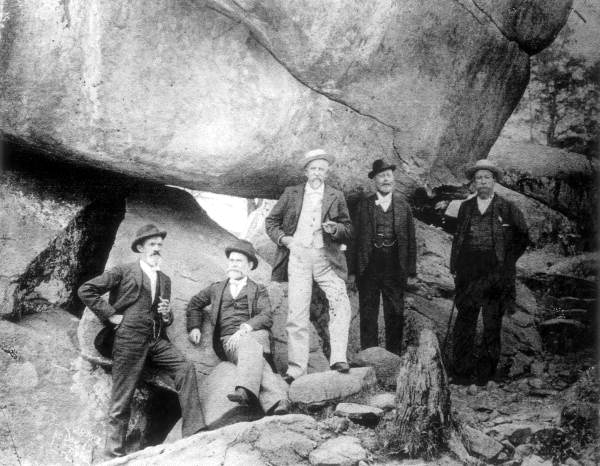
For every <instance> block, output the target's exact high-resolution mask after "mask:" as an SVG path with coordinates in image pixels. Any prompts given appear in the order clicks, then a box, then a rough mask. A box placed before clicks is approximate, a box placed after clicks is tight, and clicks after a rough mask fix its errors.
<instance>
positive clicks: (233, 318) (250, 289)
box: [186, 240, 289, 415]
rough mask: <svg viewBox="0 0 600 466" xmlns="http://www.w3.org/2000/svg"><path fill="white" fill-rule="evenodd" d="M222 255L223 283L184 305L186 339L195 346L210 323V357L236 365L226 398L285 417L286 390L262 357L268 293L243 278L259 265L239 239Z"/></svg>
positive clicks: (267, 323)
mask: <svg viewBox="0 0 600 466" xmlns="http://www.w3.org/2000/svg"><path fill="white" fill-rule="evenodd" d="M225 255H226V256H227V259H228V261H229V265H228V268H227V279H225V280H223V281H220V282H216V283H213V284H212V285H210V286H209V287H207V288H205V289H203V290H202V291H200V293H198V294H197V295H195V296H194V297H193V298H192V299H191V301H190V302H189V304H188V307H187V311H186V315H187V330H188V332H189V338H190V340H191V342H192V343H194V344H195V345H198V344H199V343H200V339H201V333H200V329H201V328H202V324H203V320H204V319H205V318H208V319H210V323H211V325H212V326H213V328H214V333H213V345H214V349H215V352H216V353H217V355H218V356H219V357H221V359H226V360H228V361H231V362H233V363H235V364H236V366H237V377H236V383H235V391H234V392H233V393H230V394H228V395H227V398H229V399H230V400H231V401H234V402H237V403H239V404H241V405H243V406H247V405H249V404H251V403H254V402H256V401H257V400H258V401H259V402H260V405H261V407H262V408H263V410H264V411H265V413H267V414H277V415H279V414H287V413H288V411H289V401H288V399H287V386H286V384H285V383H284V382H283V380H282V379H281V377H280V376H279V375H278V374H275V373H274V372H273V371H272V370H271V367H270V366H269V364H268V363H267V361H266V360H265V359H264V357H263V354H264V353H267V354H268V353H270V342H269V329H270V328H271V325H272V324H273V317H272V311H271V303H270V301H269V295H268V294H267V290H266V289H265V287H264V286H263V285H259V284H257V283H255V282H254V281H252V280H251V279H250V278H248V273H249V272H250V270H254V269H255V268H256V267H257V265H258V258H257V255H256V251H255V250H254V247H253V246H252V244H251V243H250V242H249V241H245V240H239V241H237V242H236V243H235V244H232V245H230V246H228V247H227V248H225ZM208 305H210V309H209V310H208V311H204V308H205V307H206V306H208Z"/></svg>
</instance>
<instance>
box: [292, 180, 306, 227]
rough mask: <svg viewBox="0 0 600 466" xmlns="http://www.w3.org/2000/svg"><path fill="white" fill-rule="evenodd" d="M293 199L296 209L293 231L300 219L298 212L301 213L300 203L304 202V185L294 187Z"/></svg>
mask: <svg viewBox="0 0 600 466" xmlns="http://www.w3.org/2000/svg"><path fill="white" fill-rule="evenodd" d="M295 197H296V198H295V199H294V207H295V209H296V215H295V218H296V225H294V230H295V227H296V226H298V219H299V218H300V212H301V211H302V202H303V201H304V185H303V184H301V185H298V186H296V191H295Z"/></svg>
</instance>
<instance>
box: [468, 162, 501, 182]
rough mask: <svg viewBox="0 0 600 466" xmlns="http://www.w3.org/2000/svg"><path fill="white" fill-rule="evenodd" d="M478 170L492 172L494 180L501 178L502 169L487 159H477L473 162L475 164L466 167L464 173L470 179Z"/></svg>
mask: <svg viewBox="0 0 600 466" xmlns="http://www.w3.org/2000/svg"><path fill="white" fill-rule="evenodd" d="M479 170H487V171H490V172H492V174H493V175H494V178H495V179H496V181H500V180H501V179H502V170H501V169H500V168H498V167H497V166H496V165H495V164H494V163H493V162H492V161H491V160H488V159H481V160H478V161H477V162H475V165H473V166H471V167H468V168H467V169H466V171H465V174H466V175H467V178H468V179H469V180H472V179H473V176H474V175H475V173H477V172H478V171H479Z"/></svg>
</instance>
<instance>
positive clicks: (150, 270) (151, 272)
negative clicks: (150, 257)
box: [140, 260, 160, 302]
mask: <svg viewBox="0 0 600 466" xmlns="http://www.w3.org/2000/svg"><path fill="white" fill-rule="evenodd" d="M140 266H141V267H142V271H143V272H144V273H145V274H146V276H147V277H148V278H149V279H150V293H151V295H152V302H154V296H155V295H156V275H157V272H158V271H159V270H160V267H159V266H158V265H157V266H152V265H150V264H148V263H146V262H144V261H143V260H140Z"/></svg>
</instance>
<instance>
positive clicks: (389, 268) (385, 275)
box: [358, 247, 406, 354]
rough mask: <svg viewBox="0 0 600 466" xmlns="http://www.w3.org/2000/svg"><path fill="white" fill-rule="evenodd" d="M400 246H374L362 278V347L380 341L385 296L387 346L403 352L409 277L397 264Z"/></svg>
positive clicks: (397, 352)
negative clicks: (380, 322)
mask: <svg viewBox="0 0 600 466" xmlns="http://www.w3.org/2000/svg"><path fill="white" fill-rule="evenodd" d="M397 261H398V253H397V250H396V248H393V247H392V248H381V249H374V250H373V254H372V257H371V259H370V261H369V265H368V266H367V268H366V270H365V272H364V273H363V274H362V275H361V276H360V277H359V280H358V300H359V312H360V344H361V348H362V349H365V348H371V347H373V346H377V345H378V344H379V340H378V336H379V328H378V324H377V320H378V317H379V302H380V301H379V297H380V295H381V296H382V297H383V319H384V322H385V348H386V349H387V350H388V351H390V352H392V353H395V354H400V351H401V348H402V327H403V325H404V287H405V284H406V279H405V278H404V274H402V273H401V272H400V270H399V267H398V265H397Z"/></svg>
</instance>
